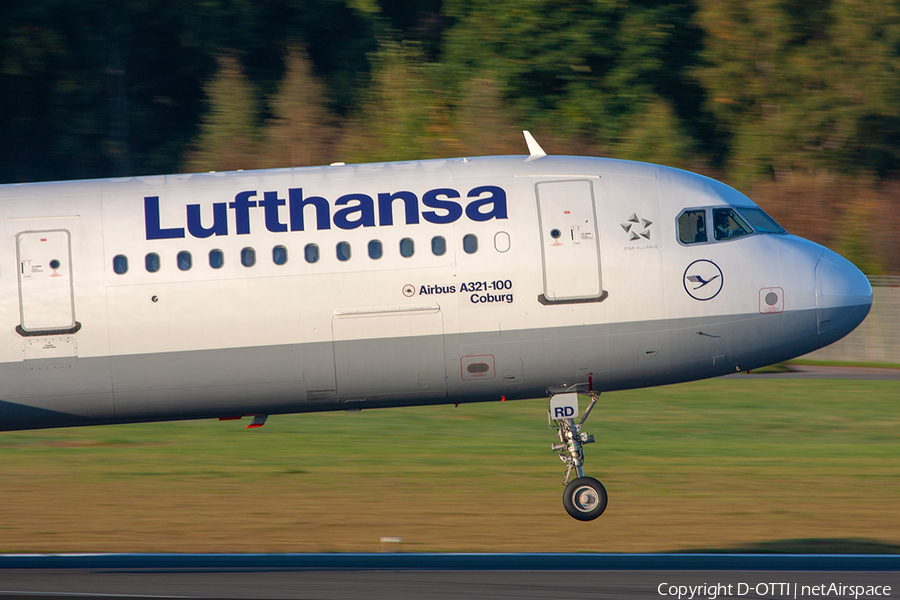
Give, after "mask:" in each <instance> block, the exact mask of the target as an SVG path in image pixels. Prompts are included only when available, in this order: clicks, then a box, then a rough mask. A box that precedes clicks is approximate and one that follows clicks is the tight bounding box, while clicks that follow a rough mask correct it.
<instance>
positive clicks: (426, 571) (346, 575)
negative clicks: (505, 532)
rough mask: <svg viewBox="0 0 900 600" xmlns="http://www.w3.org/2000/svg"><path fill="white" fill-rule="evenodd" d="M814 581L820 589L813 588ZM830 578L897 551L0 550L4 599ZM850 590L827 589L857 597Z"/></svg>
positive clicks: (617, 594)
mask: <svg viewBox="0 0 900 600" xmlns="http://www.w3.org/2000/svg"><path fill="white" fill-rule="evenodd" d="M698 586H700V587H698ZM704 586H705V587H704ZM710 586H713V587H710ZM804 586H805V587H804ZM814 586H826V587H824V588H819V590H818V591H819V592H820V593H813V589H814ZM828 586H838V587H837V588H836V589H837V590H838V591H840V589H841V588H840V586H853V588H845V589H846V590H857V591H858V590H860V589H861V590H862V591H863V593H862V594H858V593H857V597H858V598H868V597H872V598H874V597H880V598H885V597H891V596H894V597H896V596H897V595H898V594H900V555H772V554H769V555H762V554H751V555H746V554H745V555H737V554H243V555H228V554H220V555H215V554H206V555H191V554H177V555H172V554H94V555H6V556H0V597H5V596H19V597H28V598H60V597H79V598H125V597H129V598H305V599H310V600H313V599H315V600H331V599H351V600H353V599H357V598H370V599H385V600H406V599H410V600H412V599H417V600H429V599H457V598H467V599H468V598H479V599H482V598H483V599H487V600H499V599H512V598H525V599H528V598H567V599H582V598H585V599H586V598H591V599H596V598H609V599H619V598H623V599H625V598H668V597H670V596H671V597H673V598H678V595H679V594H682V598H687V597H688V596H689V595H690V593H691V590H693V593H694V597H695V598H698V597H704V598H710V596H711V595H712V596H714V597H718V598H814V597H819V596H826V594H824V593H821V592H822V591H824V590H827V589H828ZM858 586H862V587H861V588H860V587H858ZM884 586H890V588H891V589H890V590H888V589H887V588H885V587H884ZM701 588H702V592H703V593H700V591H701ZM866 590H871V591H873V594H872V595H866V594H865V591H866ZM886 590H887V592H886V593H885V591H886ZM804 591H806V592H807V593H806V594H804V593H803V592H804ZM878 591H880V592H881V593H880V594H879V593H877V592H878ZM848 593H849V595H848ZM848 593H844V594H834V593H833V594H827V595H828V596H830V597H838V598H847V597H851V598H852V597H854V594H853V593H852V591H851V592H848Z"/></svg>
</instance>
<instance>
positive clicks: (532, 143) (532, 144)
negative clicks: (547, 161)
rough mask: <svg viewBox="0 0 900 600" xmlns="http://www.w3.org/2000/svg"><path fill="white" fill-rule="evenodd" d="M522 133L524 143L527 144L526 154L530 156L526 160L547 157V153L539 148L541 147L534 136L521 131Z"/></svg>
mask: <svg viewBox="0 0 900 600" xmlns="http://www.w3.org/2000/svg"><path fill="white" fill-rule="evenodd" d="M522 133H524V134H525V143H526V144H528V153H529V154H530V155H531V156H529V157H528V158H542V157H544V156H547V153H546V152H544V149H543V148H541V145H540V144H538V143H537V140H536V139H534V136H533V135H531V133H530V132H529V131H527V130H523V131H522Z"/></svg>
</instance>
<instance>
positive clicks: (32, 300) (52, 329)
mask: <svg viewBox="0 0 900 600" xmlns="http://www.w3.org/2000/svg"><path fill="white" fill-rule="evenodd" d="M53 234H63V235H64V236H65V250H64V252H58V253H55V254H54V256H55V258H56V260H58V259H59V257H58V256H56V254H59V256H62V257H64V259H65V260H66V261H67V262H66V264H65V265H58V266H56V267H54V266H53V265H52V262H53V261H52V260H51V261H49V262H48V264H47V265H44V264H32V261H33V259H31V258H27V257H23V246H26V245H27V244H28V243H30V242H32V241H33V240H34V238H36V237H39V236H42V235H43V236H47V239H41V240H40V241H39V242H38V243H40V242H46V241H47V240H48V239H49V238H51V237H56V238H58V237H59V236H54V235H53ZM29 250H30V248H29ZM29 255H31V254H30V252H29ZM41 262H42V263H43V262H44V261H43V260H41ZM61 266H62V267H64V271H65V275H62V277H64V282H65V283H66V285H65V286H62V285H59V284H57V285H56V286H55V287H53V288H50V287H49V284H46V283H45V284H44V286H43V287H45V288H48V289H50V293H51V294H54V293H56V294H58V293H59V290H62V289H65V290H66V292H67V297H65V298H63V297H62V296H56V297H55V298H51V300H53V299H55V300H57V304H58V305H60V306H65V305H68V311H67V312H68V314H69V315H71V321H69V322H66V323H54V322H51V323H50V324H49V325H46V326H41V325H40V324H38V325H37V326H34V325H30V328H29V329H26V328H25V323H26V319H25V317H26V310H25V309H26V304H27V305H28V306H29V307H31V306H34V307H35V308H36V309H38V310H40V309H41V308H46V306H42V305H41V304H40V302H39V299H40V294H41V293H45V291H44V290H30V289H29V290H26V289H25V287H24V286H25V284H26V282H29V281H32V280H33V279H32V278H33V277H34V275H35V274H37V275H39V276H41V277H42V279H38V280H37V281H41V282H43V281H44V280H43V278H44V277H51V276H52V277H59V276H60V275H61V274H60V273H57V271H58V270H59V269H60V267H61ZM26 267H27V268H28V272H27V273H26ZM46 270H49V271H51V273H50V274H49V275H48V274H46V273H45V271H46ZM16 271H17V275H16V277H17V280H18V284H19V285H18V287H19V324H18V325H17V326H16V333H18V334H19V335H21V336H24V337H32V336H40V335H61V334H72V333H75V332H76V331H78V330H79V329H81V323H79V322H78V321H76V320H75V289H74V284H73V278H72V233H71V232H70V231H69V230H67V229H47V230H28V231H20V232H19V233H17V234H16ZM59 283H63V281H60V282H59ZM35 291H37V292H38V295H37V296H35V297H32V294H33V293H34V292H35ZM60 299H61V300H62V301H61V302H60Z"/></svg>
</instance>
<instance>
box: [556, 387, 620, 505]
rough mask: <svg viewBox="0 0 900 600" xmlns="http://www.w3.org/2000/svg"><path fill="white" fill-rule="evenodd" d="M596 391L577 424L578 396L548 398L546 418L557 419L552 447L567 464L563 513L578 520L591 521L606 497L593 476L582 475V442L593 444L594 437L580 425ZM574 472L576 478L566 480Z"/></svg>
mask: <svg viewBox="0 0 900 600" xmlns="http://www.w3.org/2000/svg"><path fill="white" fill-rule="evenodd" d="M597 400H598V394H591V403H590V405H589V406H588V408H587V410H586V411H585V412H584V416H583V417H582V418H581V422H579V423H576V422H575V417H577V416H578V395H577V394H574V393H566V394H556V395H555V396H551V397H550V412H549V418H550V421H551V423H552V422H556V427H557V431H556V437H557V438H559V443H557V444H553V445H552V446H551V449H552V450H554V451H556V452H559V458H560V460H562V461H563V462H564V463H565V464H566V467H567V469H566V477H565V479H564V480H563V485H565V486H566V490H565V492H563V506H564V507H565V508H566V512H567V513H569V516H571V517H572V518H574V519H578V520H579V521H593V520H594V519H596V518H597V517H599V516H600V515H602V514H603V511H604V510H606V504H607V501H608V497H607V495H606V488H604V487H603V484H602V483H600V482H599V481H597V480H596V479H594V478H593V477H585V476H584V468H583V467H584V445H585V444H592V443H593V442H594V436H592V435H590V434H588V433H584V432H582V431H581V427H582V425H584V422H585V421H587V418H588V415H590V414H591V410H592V409H593V408H594V405H595V404H596V403H597ZM573 470H574V471H575V475H576V476H577V478H576V479H574V480H572V481H571V482H570V481H569V477H570V476H571V475H572V471H573Z"/></svg>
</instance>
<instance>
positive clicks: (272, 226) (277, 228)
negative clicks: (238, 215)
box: [259, 192, 288, 233]
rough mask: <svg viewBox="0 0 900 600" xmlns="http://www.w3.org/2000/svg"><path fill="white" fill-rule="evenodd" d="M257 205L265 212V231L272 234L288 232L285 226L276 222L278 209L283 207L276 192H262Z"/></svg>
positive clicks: (281, 200)
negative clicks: (261, 197)
mask: <svg viewBox="0 0 900 600" xmlns="http://www.w3.org/2000/svg"><path fill="white" fill-rule="evenodd" d="M259 205H260V206H262V207H264V208H265V210H266V229H268V230H269V231H271V232H272V233H279V232H282V231H287V230H288V228H287V225H285V224H284V223H282V222H281V221H279V220H278V207H279V206H284V200H283V199H281V198H279V197H278V192H263V199H262V200H260V201H259Z"/></svg>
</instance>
